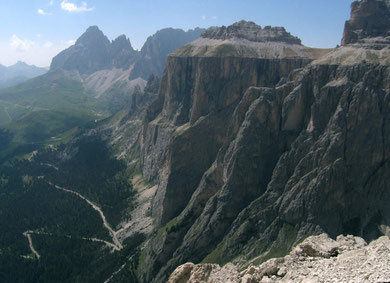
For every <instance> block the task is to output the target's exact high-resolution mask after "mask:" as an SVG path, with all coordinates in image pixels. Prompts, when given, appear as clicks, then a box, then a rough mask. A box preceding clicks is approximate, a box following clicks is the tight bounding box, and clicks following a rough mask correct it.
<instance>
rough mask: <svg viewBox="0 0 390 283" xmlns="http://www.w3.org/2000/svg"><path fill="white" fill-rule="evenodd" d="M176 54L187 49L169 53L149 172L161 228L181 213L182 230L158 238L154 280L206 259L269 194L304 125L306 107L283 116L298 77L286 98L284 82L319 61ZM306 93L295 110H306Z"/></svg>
mask: <svg viewBox="0 0 390 283" xmlns="http://www.w3.org/2000/svg"><path fill="white" fill-rule="evenodd" d="M278 44H280V45H281V46H282V47H284V46H285V44H286V43H284V42H282V43H278ZM183 48H184V49H186V48H188V47H183ZM303 48H306V47H303ZM306 49H308V51H309V49H310V48H306ZM176 54H180V50H179V51H178V52H175V53H174V54H172V55H171V56H169V57H168V60H167V68H166V70H165V72H164V76H163V78H162V82H161V85H160V92H159V97H158V99H157V100H156V101H155V102H154V103H153V104H152V105H151V107H150V108H149V109H148V111H147V115H146V120H145V123H144V125H143V130H142V134H141V137H140V147H139V151H140V159H141V166H142V169H143V173H144V176H145V177H146V178H148V179H149V180H158V181H159V187H158V190H157V192H156V194H155V196H154V199H153V204H152V215H153V217H154V219H155V225H156V227H161V226H164V225H166V224H167V223H168V222H169V221H171V220H172V219H173V218H175V217H178V218H177V219H178V223H180V224H179V226H180V228H177V229H176V228H175V230H174V232H173V231H172V234H169V235H168V234H166V235H165V234H164V236H163V237H162V238H160V239H155V241H152V242H151V243H150V246H149V247H148V248H147V250H148V251H149V252H150V253H148V252H147V253H148V255H147V262H148V263H149V264H150V267H151V268H150V269H149V270H147V271H146V273H147V274H145V281H150V280H152V278H153V277H154V276H156V275H157V274H158V275H157V277H156V278H158V279H156V280H157V281H159V280H160V281H161V280H163V277H164V276H166V272H167V270H171V268H172V267H174V265H175V264H177V263H178V262H181V260H183V259H186V258H188V256H190V257H191V258H193V259H194V260H196V261H199V260H201V259H202V258H203V257H205V256H206V255H207V254H208V253H210V252H211V251H212V249H213V248H214V247H215V244H216V243H218V242H219V241H220V240H221V239H222V237H223V236H224V235H225V234H226V233H227V232H228V228H229V226H230V225H231V224H232V222H233V221H234V219H235V217H236V216H237V215H238V214H239V213H240V211H242V209H244V208H245V207H246V206H248V205H249V204H250V203H251V202H252V201H253V200H254V199H256V198H258V197H259V196H261V195H262V194H263V193H264V192H265V190H266V187H267V183H268V182H269V180H270V179H271V176H272V171H273V168H274V167H275V165H276V163H277V161H278V158H279V156H280V155H281V154H282V153H283V151H285V150H286V147H287V146H288V145H289V144H290V143H291V140H292V139H293V138H294V137H296V135H297V133H296V131H297V129H296V127H300V126H302V124H303V123H304V115H303V114H302V113H297V114H285V115H288V118H287V117H284V116H281V115H282V114H281V113H282V99H283V98H282V97H283V96H287V94H288V93H289V91H292V87H293V84H292V83H288V85H287V86H286V87H285V88H281V89H280V90H278V94H280V97H279V96H278V95H276V94H275V90H274V88H275V87H276V86H278V84H279V83H280V84H284V82H286V81H288V79H287V78H288V77H289V76H291V79H292V78H294V77H295V75H296V74H295V73H294V72H293V71H294V70H297V69H300V68H303V67H305V66H306V65H307V64H309V63H310V62H311V61H312V59H311V58H305V57H304V56H301V57H299V58H295V56H293V57H285V58H277V57H276V56H270V57H269V58H252V57H246V56H241V57H239V56H235V57H231V56H226V57H225V56H218V57H214V56H211V57H210V56H209V57H208V56H201V57H197V56H196V57H183V56H180V55H176ZM308 54H312V53H310V52H308ZM292 72H293V73H292ZM251 87H252V88H251ZM299 97H300V99H301V102H299V103H296V105H295V104H294V103H293V102H291V106H290V108H289V110H288V111H293V110H292V109H293V108H294V107H296V108H298V109H301V110H302V111H304V110H305V109H304V106H303V105H302V104H301V103H304V102H305V101H306V100H305V98H303V97H302V96H299ZM286 111H287V110H286ZM288 111H287V112H288ZM284 120H288V122H285V121H284ZM284 124H286V125H284ZM282 126H283V127H286V130H285V131H282V130H281V127H282ZM294 127H295V128H294ZM219 193H221V194H223V196H221V199H220V201H218V200H217V199H216V198H215V195H216V194H219ZM215 201H216V202H215ZM215 209H216V210H217V211H215ZM202 211H203V212H202ZM202 213H206V214H207V216H206V214H205V215H202ZM214 213H216V215H214V216H213V214H214ZM179 215H180V216H179ZM198 217H199V218H198ZM210 217H211V218H210ZM197 219H198V220H197ZM198 221H201V223H198ZM192 225H194V226H192ZM191 226H192V227H191ZM187 232H188V234H187ZM203 232H204V233H205V234H204V235H205V236H204V237H203V236H201V235H202V233H203ZM186 234H187V236H188V237H189V238H188V239H187V238H186V237H187V236H186ZM181 244H183V246H182V247H181ZM149 248H150V250H149ZM198 248H199V249H198ZM155 249H157V250H159V251H158V252H157V253H155V252H154V251H155ZM185 249H187V251H185ZM170 259H172V261H170V263H169V265H167V266H164V265H165V264H166V262H167V261H168V260H170ZM161 267H162V268H161ZM160 268H161V270H160Z"/></svg>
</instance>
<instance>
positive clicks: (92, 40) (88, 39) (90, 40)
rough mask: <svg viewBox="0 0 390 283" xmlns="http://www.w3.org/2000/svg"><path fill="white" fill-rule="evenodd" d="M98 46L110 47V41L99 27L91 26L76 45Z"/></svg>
mask: <svg viewBox="0 0 390 283" xmlns="http://www.w3.org/2000/svg"><path fill="white" fill-rule="evenodd" d="M96 44H103V45H106V46H108V45H110V40H109V39H108V38H107V36H105V35H104V33H103V32H102V31H101V30H100V29H99V28H98V27H97V26H90V27H89V28H88V29H87V30H86V31H85V32H84V33H83V34H82V35H81V36H80V37H79V38H78V39H77V41H76V45H84V46H91V47H92V46H94V45H96Z"/></svg>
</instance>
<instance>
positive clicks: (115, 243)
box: [23, 164, 128, 260]
mask: <svg viewBox="0 0 390 283" xmlns="http://www.w3.org/2000/svg"><path fill="white" fill-rule="evenodd" d="M45 165H49V164H45ZM41 178H44V176H41ZM47 183H48V184H49V185H51V186H53V187H55V188H56V189H57V190H61V191H64V192H66V193H69V194H73V195H75V196H77V197H79V198H81V199H82V200H84V201H85V202H86V203H88V204H89V205H90V206H91V207H92V208H93V209H94V210H96V211H97V212H98V213H99V215H100V218H101V219H102V222H103V226H104V227H105V228H106V230H107V231H108V232H109V234H110V236H111V239H112V243H110V242H107V241H105V240H102V239H98V238H87V237H80V238H79V239H82V240H86V241H92V242H100V243H103V244H105V245H106V246H108V247H110V248H112V249H114V250H116V251H119V250H121V249H123V245H122V244H121V242H120V241H119V240H118V237H117V235H118V234H119V233H120V232H122V231H123V230H124V229H125V227H124V228H121V229H120V230H118V231H114V229H112V227H111V226H110V224H109V223H108V222H107V219H106V216H105V215H104V213H103V211H102V210H101V209H100V207H98V206H97V205H96V204H94V203H93V202H92V201H90V200H89V199H87V198H86V197H84V196H83V195H81V194H80V193H78V192H74V191H72V190H68V189H65V188H63V187H61V186H58V185H55V184H53V183H51V182H50V181H47ZM126 228H128V227H126ZM31 234H36V235H50V236H58V235H55V234H51V233H45V232H42V231H32V230H28V231H26V232H24V233H23V235H24V236H25V237H26V238H27V239H28V243H29V246H30V250H31V252H32V253H33V254H34V255H35V256H36V258H37V259H38V260H39V258H40V257H41V256H40V255H39V253H38V252H37V250H36V249H35V248H34V245H33V241H32V238H31ZM61 236H63V237H67V238H71V239H72V238H76V237H73V236H69V235H61Z"/></svg>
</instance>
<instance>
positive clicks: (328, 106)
mask: <svg viewBox="0 0 390 283" xmlns="http://www.w3.org/2000/svg"><path fill="white" fill-rule="evenodd" d="M365 2H367V1H361V2H359V3H358V4H359V5H361V9H362V10H361V11H360V12H361V13H363V12H364V11H365V9H366V8H364V7H366V6H364V3H365ZM368 2H370V1H368ZM378 2H380V3H379V4H378V5H382V4H383V3H382V1H379V0H378ZM381 3H382V4H381ZM386 3H387V2H386ZM358 4H354V5H358ZM370 5H371V4H370ZM386 5H387V4H386ZM353 7H354V6H353ZM368 7H369V6H368ZM251 27H252V25H251ZM228 30H229V31H231V30H234V29H228ZM245 34H246V32H245ZM248 42H249V43H248ZM244 43H245V44H246V46H247V47H248V48H247V49H243V47H242V46H243V45H244ZM369 43H370V42H369ZM259 44H261V46H262V47H265V48H267V47H266V46H270V45H267V44H268V43H266V42H265V43H264V42H252V43H250V41H248V39H242V38H239V37H235V36H230V35H229V38H224V39H215V38H204V37H203V38H201V39H199V40H197V41H195V42H193V43H192V44H190V45H189V46H185V47H183V48H182V49H180V50H178V51H177V52H175V53H173V54H172V55H171V56H170V58H169V59H168V65H167V69H166V71H165V74H164V78H163V81H162V84H161V87H160V94H159V98H158V99H157V100H156V101H155V102H154V104H153V105H152V107H150V108H149V110H148V115H147V120H146V121H145V124H144V127H143V135H142V138H141V141H142V142H141V152H142V156H143V160H142V166H143V172H144V174H146V175H147V176H149V178H151V179H153V178H156V180H158V181H159V187H158V190H157V192H156V195H155V196H154V200H153V207H152V215H153V217H154V219H155V224H156V228H157V229H158V231H157V232H156V234H155V235H154V237H153V238H152V240H151V241H149V243H148V245H147V246H146V248H145V249H144V251H143V258H144V260H145V261H146V262H147V263H148V265H149V268H148V270H139V272H140V274H142V276H141V279H142V280H144V281H145V282H149V281H152V280H154V281H155V282H160V281H163V280H165V279H166V278H167V276H168V275H169V273H170V272H171V271H172V270H173V269H174V268H175V267H176V266H178V265H179V264H182V263H184V262H187V261H191V262H195V263H198V262H202V261H203V262H211V263H219V264H224V263H226V262H228V261H231V260H234V262H235V263H236V264H238V265H239V266H245V264H247V263H248V261H249V262H250V261H255V262H259V263H260V262H262V261H265V260H267V259H269V258H271V257H275V256H282V255H285V254H287V253H288V251H289V250H290V249H291V247H292V246H293V245H294V243H297V242H299V241H301V240H302V239H304V238H305V237H306V236H309V235H313V234H319V233H322V232H326V233H328V234H329V235H330V236H331V237H336V236H337V235H339V234H341V233H345V234H353V235H357V236H361V237H363V238H364V239H366V240H372V239H376V238H377V237H378V236H380V235H383V234H387V235H388V234H389V228H388V227H389V225H390V220H389V219H390V209H389V207H390V192H389V190H388V184H387V179H388V176H390V166H389V160H390V150H389V148H390V147H389V146H390V144H389V142H390V130H389V129H390V116H389V115H388V113H390V64H389V62H390V61H389V59H390V54H389V45H386V44H385V41H381V44H380V45H378V44H377V42H376V43H375V44H368V43H367V41H364V42H361V43H359V42H356V43H354V44H352V45H350V44H348V46H344V47H340V48H337V49H335V50H333V51H331V52H329V53H328V54H326V55H324V56H322V57H321V58H319V59H318V60H315V61H313V62H311V63H310V64H308V63H309V61H311V60H312V59H315V58H314V57H315V55H316V54H317V55H319V54H323V53H325V52H318V51H313V50H306V51H302V49H301V48H302V47H301V46H300V45H296V44H295V45H294V44H290V43H285V42H282V43H277V44H276V45H274V43H272V44H273V45H272V46H274V47H275V48H273V50H274V51H275V52H274V53H269V50H268V49H265V50H264V49H262V48H259V47H260V45H259ZM223 45H225V46H226V45H228V46H230V47H229V48H228V51H227V54H229V55H228V56H223V55H222V54H221V53H218V50H220V48H221V46H223ZM287 45H289V46H290V49H291V50H294V52H295V53H294V56H293V57H288V56H287V54H291V53H283V52H284V50H285V48H286V46H287ZM231 47H232V48H233V49H234V50H233V51H232V48H231ZM238 50H245V52H244V53H241V54H244V55H245V56H241V57H240V56H238V54H239V52H237V51H238ZM252 51H256V52H252ZM216 54H217V55H216ZM248 54H251V55H248ZM266 54H268V55H269V56H270V54H273V56H270V57H268V58H265V57H266V56H265V55H266ZM304 54H307V55H308V54H309V55H310V56H307V57H306V58H305V57H304ZM186 55H187V56H186ZM247 55H248V56H247ZM255 55H256V56H257V58H254V57H256V56H255ZM158 168H161V170H160V171H159V170H158Z"/></svg>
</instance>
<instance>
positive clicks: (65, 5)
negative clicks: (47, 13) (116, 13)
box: [61, 0, 94, 12]
mask: <svg viewBox="0 0 390 283" xmlns="http://www.w3.org/2000/svg"><path fill="white" fill-rule="evenodd" d="M61 9H63V10H65V11H68V12H90V11H92V10H93V9H94V7H92V8H91V7H88V5H87V3H86V2H81V6H77V5H76V4H75V3H71V2H68V0H64V1H62V2H61Z"/></svg>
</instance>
